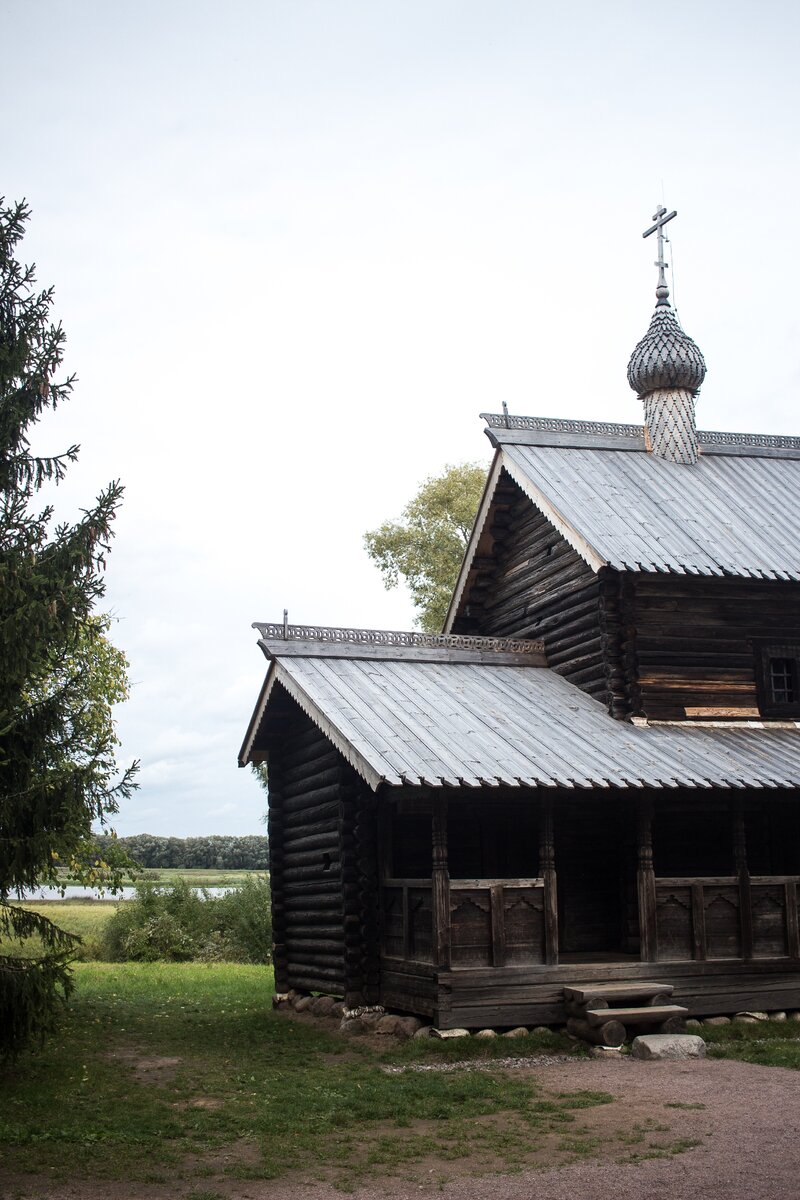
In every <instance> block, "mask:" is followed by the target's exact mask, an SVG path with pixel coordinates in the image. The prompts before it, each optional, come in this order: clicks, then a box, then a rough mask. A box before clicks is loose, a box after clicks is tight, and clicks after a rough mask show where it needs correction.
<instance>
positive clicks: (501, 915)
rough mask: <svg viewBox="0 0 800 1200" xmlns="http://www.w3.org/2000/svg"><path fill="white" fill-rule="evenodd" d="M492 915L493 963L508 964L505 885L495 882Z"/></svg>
mask: <svg viewBox="0 0 800 1200" xmlns="http://www.w3.org/2000/svg"><path fill="white" fill-rule="evenodd" d="M489 895H490V897H491V901H490V902H491V916H492V965H493V966H495V967H504V966H505V965H506V919H505V911H504V908H503V885H502V884H501V883H495V884H493V885H492V886H491V887H490V889H489Z"/></svg>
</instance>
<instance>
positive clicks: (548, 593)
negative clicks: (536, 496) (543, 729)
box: [453, 475, 616, 703]
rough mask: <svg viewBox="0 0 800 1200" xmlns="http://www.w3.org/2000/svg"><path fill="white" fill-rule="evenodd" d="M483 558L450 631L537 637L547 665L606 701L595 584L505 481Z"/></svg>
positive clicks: (603, 629)
mask: <svg viewBox="0 0 800 1200" xmlns="http://www.w3.org/2000/svg"><path fill="white" fill-rule="evenodd" d="M485 540H486V541H487V544H489V542H490V544H491V555H490V556H489V557H487V558H486V560H485V561H483V560H480V561H479V562H478V564H477V567H476V569H475V570H474V571H473V572H472V573H471V576H470V580H469V581H468V584H467V588H466V589H465V594H464V597H463V599H462V602H461V605H460V607H459V612H458V615H457V616H456V620H455V622H454V624H453V632H454V633H479V634H484V635H487V636H493V637H526V638H543V639H544V645H545V653H546V655H547V662H548V665H549V666H550V667H552V668H553V670H555V671H557V672H558V673H559V674H560V675H564V676H565V677H566V678H567V679H569V680H570V681H571V682H572V683H575V684H577V685H578V686H579V687H581V688H583V689H584V691H587V692H589V693H590V694H591V695H593V696H596V697H597V698H598V699H601V700H603V701H605V702H607V703H610V702H611V698H612V693H613V688H612V686H611V682H610V678H609V672H608V669H607V665H606V663H607V660H609V658H610V656H609V654H608V649H609V646H610V642H609V638H613V637H615V636H616V626H615V624H614V621H615V614H614V612H613V611H610V621H609V622H608V623H605V622H604V620H603V619H601V594H602V583H601V579H600V578H599V577H598V576H597V575H596V574H595V573H594V571H593V570H592V569H591V567H590V566H589V565H588V563H586V562H584V560H583V559H582V558H581V557H580V555H579V554H578V553H577V552H576V551H575V550H573V549H572V547H571V546H570V545H569V543H568V542H566V541H565V539H564V538H563V537H562V536H561V534H560V533H558V531H557V530H556V529H555V528H554V527H553V526H552V525H551V524H550V522H549V521H548V520H547V518H546V517H545V516H544V515H543V513H541V512H540V511H539V509H538V508H536V507H535V506H534V504H533V503H532V501H531V500H529V499H528V497H527V496H526V495H525V494H524V492H523V491H522V490H521V488H519V487H518V486H517V485H516V484H515V483H513V481H512V480H510V479H509V478H508V476H505V475H504V476H503V478H502V482H501V486H500V487H499V488H498V492H497V493H496V498H495V503H494V504H493V506H492V511H491V513H490V515H489V528H488V530H487V533H486V538H485Z"/></svg>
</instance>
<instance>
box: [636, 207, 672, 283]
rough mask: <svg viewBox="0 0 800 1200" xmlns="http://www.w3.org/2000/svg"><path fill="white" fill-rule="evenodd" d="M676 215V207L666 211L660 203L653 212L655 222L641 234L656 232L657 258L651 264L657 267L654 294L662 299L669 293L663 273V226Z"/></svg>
mask: <svg viewBox="0 0 800 1200" xmlns="http://www.w3.org/2000/svg"><path fill="white" fill-rule="evenodd" d="M677 215H678V210H677V209H673V210H672V212H671V213H668V212H667V210H666V209H665V208H664V206H663V205H661V207H660V208H657V209H656V211H655V212H654V213H653V220H654V221H655V224H654V225H651V226H650V228H649V229H645V231H644V233H643V234H642V237H643V238H646V237H650V234H651V233H657V234H658V259H657V261H656V262H655V263H654V264H653V265H654V266H656V267H658V287H657V288H656V295H657V296H658V297H659V299H663V300H664V301H666V298H667V296H668V295H669V289H668V288H667V277H666V275H665V274H664V272H665V270H666V268H667V264H666V263H665V262H664V226H665V225H666V223H667V221H671V220H672V218H673V217H677ZM662 288H663V289H664V291H663V292H662V291H661V289H662Z"/></svg>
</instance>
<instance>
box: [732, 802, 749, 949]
mask: <svg viewBox="0 0 800 1200" xmlns="http://www.w3.org/2000/svg"><path fill="white" fill-rule="evenodd" d="M733 865H734V868H735V870H736V875H737V878H738V880H739V918H740V921H741V926H742V958H752V957H753V899H752V894H751V889H750V870H749V868H748V866H747V835H746V833H745V826H744V802H743V799H742V797H741V796H735V797H734V800H733Z"/></svg>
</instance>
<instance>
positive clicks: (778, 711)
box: [753, 642, 800, 717]
mask: <svg viewBox="0 0 800 1200" xmlns="http://www.w3.org/2000/svg"><path fill="white" fill-rule="evenodd" d="M753 650H754V651H755V659H756V684H757V687H758V707H759V711H760V712H761V715H762V716H763V717H798V716H800V642H756V643H754V645H753ZM778 659H781V660H783V659H785V660H788V662H789V663H790V664H791V665H792V666H791V669H792V674H793V685H794V693H795V699H794V700H793V701H792V702H791V703H785V702H783V703H782V702H780V701H778V700H776V698H775V691H774V687H773V676H772V664H773V662H774V661H775V660H778Z"/></svg>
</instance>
